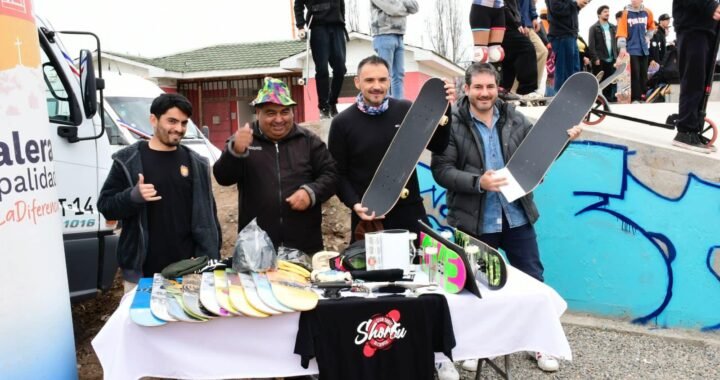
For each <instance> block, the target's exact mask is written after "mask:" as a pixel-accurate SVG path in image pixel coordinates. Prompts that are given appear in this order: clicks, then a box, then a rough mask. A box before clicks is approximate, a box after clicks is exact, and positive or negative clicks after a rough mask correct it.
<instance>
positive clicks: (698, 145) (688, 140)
mask: <svg viewBox="0 0 720 380" xmlns="http://www.w3.org/2000/svg"><path fill="white" fill-rule="evenodd" d="M672 144H673V145H675V146H677V147H679V148H683V149H688V150H692V151H693V152H700V153H708V154H709V153H712V148H710V147H708V146H707V145H705V144H703V143H702V142H701V141H700V136H699V135H698V133H697V132H678V133H677V135H675V138H674V139H673V142H672Z"/></svg>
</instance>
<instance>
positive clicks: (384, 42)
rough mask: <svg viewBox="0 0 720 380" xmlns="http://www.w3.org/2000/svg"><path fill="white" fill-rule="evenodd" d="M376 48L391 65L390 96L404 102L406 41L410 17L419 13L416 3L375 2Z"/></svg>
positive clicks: (404, 0)
mask: <svg viewBox="0 0 720 380" xmlns="http://www.w3.org/2000/svg"><path fill="white" fill-rule="evenodd" d="M371 3H372V5H371V10H372V35H373V49H375V52H376V53H377V55H378V56H380V57H381V58H382V59H384V60H385V61H387V63H388V64H389V65H390V76H391V78H392V80H391V86H390V95H391V96H392V97H393V98H395V99H402V98H403V96H404V95H405V92H404V89H403V80H404V78H405V59H404V54H405V50H404V47H403V46H404V42H403V36H404V35H405V24H406V19H407V16H408V15H411V14H414V13H417V11H418V10H419V7H418V2H417V1H416V0H371Z"/></svg>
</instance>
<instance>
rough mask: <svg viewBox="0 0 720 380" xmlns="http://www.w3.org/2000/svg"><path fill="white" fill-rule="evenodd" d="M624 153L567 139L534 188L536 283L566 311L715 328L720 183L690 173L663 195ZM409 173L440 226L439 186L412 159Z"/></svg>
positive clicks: (719, 307)
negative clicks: (676, 191) (540, 278)
mask: <svg viewBox="0 0 720 380" xmlns="http://www.w3.org/2000/svg"><path fill="white" fill-rule="evenodd" d="M633 154H635V153H634V152H632V151H628V149H627V147H624V146H619V145H610V144H604V143H596V142H587V141H586V142H576V143H573V144H571V145H570V147H569V148H568V149H567V150H566V152H565V153H564V154H563V155H562V156H561V158H560V159H559V160H558V161H557V162H556V163H555V165H553V167H552V169H551V170H550V172H549V173H548V175H547V176H546V178H545V180H544V182H543V183H542V184H541V185H540V186H539V187H538V189H537V190H536V191H535V199H536V202H537V205H538V209H539V210H540V215H541V217H540V219H539V220H538V222H537V224H536V229H537V234H538V243H539V245H540V252H541V256H542V260H543V263H544V265H545V279H546V282H547V283H548V284H549V285H551V286H552V287H553V288H555V289H556V290H557V291H558V292H559V293H560V294H561V295H562V296H563V297H564V298H565V300H566V301H567V302H568V304H569V307H570V309H571V310H574V311H584V312H590V313H594V314H598V315H607V316H618V317H630V318H631V319H632V320H633V321H634V322H637V323H653V324H657V325H659V326H663V327H691V328H700V329H704V330H714V329H720V273H719V272H720V270H719V269H718V268H719V267H720V257H719V256H720V184H716V183H710V182H707V181H703V180H701V179H699V178H697V177H695V176H694V175H692V174H690V175H689V176H688V180H687V183H686V186H685V188H684V191H683V192H682V195H680V196H679V197H678V198H675V199H672V198H667V197H665V196H662V195H660V194H658V193H657V192H655V191H653V189H652V188H650V187H648V186H647V185H645V184H643V183H641V182H640V181H639V180H638V179H637V178H636V177H634V176H633V175H632V173H631V172H630V171H629V170H628V166H627V159H628V156H630V155H633ZM418 175H419V177H420V186H421V191H422V192H423V196H425V197H426V201H425V204H426V208H427V209H428V213H429V214H430V215H431V216H432V217H431V220H432V221H433V223H435V224H436V226H438V227H439V226H442V225H445V224H446V219H445V217H446V216H447V210H446V206H445V191H444V189H442V188H440V187H439V185H437V183H435V181H434V180H433V179H432V173H431V172H430V170H429V168H428V167H427V166H426V165H424V164H422V163H421V164H420V165H418ZM657 180H660V179H657Z"/></svg>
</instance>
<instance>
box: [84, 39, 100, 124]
mask: <svg viewBox="0 0 720 380" xmlns="http://www.w3.org/2000/svg"><path fill="white" fill-rule="evenodd" d="M80 91H81V93H82V101H83V109H84V110H85V117H88V118H91V117H93V116H95V113H96V112H97V81H96V79H95V67H94V66H93V60H92V53H90V50H87V49H83V50H80Z"/></svg>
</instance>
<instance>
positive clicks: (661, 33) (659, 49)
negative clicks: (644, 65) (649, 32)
mask: <svg viewBox="0 0 720 380" xmlns="http://www.w3.org/2000/svg"><path fill="white" fill-rule="evenodd" d="M665 52H667V40H666V37H665V29H663V28H661V27H658V28H657V31H656V32H655V34H653V38H652V39H651V40H650V60H651V61H655V62H657V63H658V64H661V63H662V62H663V59H665Z"/></svg>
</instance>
